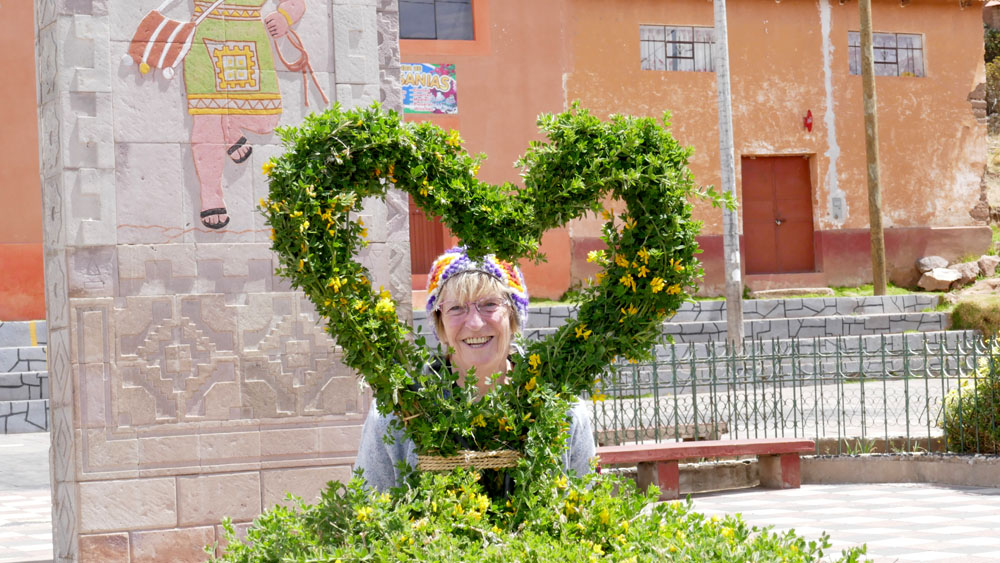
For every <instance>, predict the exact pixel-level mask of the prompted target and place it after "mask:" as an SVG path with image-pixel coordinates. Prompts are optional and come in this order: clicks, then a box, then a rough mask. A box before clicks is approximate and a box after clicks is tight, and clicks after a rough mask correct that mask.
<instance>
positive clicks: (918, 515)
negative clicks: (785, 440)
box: [694, 484, 1000, 563]
mask: <svg viewBox="0 0 1000 563" xmlns="http://www.w3.org/2000/svg"><path fill="white" fill-rule="evenodd" d="M694 508H695V510H697V511H699V512H702V513H705V514H723V513H737V512H738V513H741V514H743V519H744V520H745V521H746V522H748V523H750V524H754V525H757V526H774V528H775V529H776V530H789V529H794V530H795V531H796V532H797V533H798V534H799V535H801V536H803V537H805V538H806V539H818V538H819V537H820V535H821V534H822V533H823V532H824V531H826V533H827V534H829V535H830V543H832V544H833V547H832V548H831V549H830V550H829V552H830V554H831V555H837V554H839V553H840V550H841V549H843V548H847V547H852V546H856V545H861V544H867V545H868V554H867V556H868V557H870V558H872V559H873V560H875V561H880V562H881V561H954V562H958V561H961V562H963V563H979V562H986V561H1000V489H986V488H978V487H942V486H933V485H914V484H878V485H804V486H803V487H802V488H801V489H789V490H784V491H768V490H763V489H746V490H741V491H727V492H723V493H712V494H705V495H698V496H697V497H695V498H694Z"/></svg>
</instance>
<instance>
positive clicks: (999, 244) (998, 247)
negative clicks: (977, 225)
mask: <svg viewBox="0 0 1000 563" xmlns="http://www.w3.org/2000/svg"><path fill="white" fill-rule="evenodd" d="M990 229H992V230H993V244H991V245H990V249H989V250H987V251H986V254H989V255H990V256H997V255H998V254H1000V225H990Z"/></svg>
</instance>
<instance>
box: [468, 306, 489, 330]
mask: <svg viewBox="0 0 1000 563" xmlns="http://www.w3.org/2000/svg"><path fill="white" fill-rule="evenodd" d="M485 324H486V322H485V321H483V317H482V315H481V314H480V313H479V309H478V308H476V307H475V306H473V307H469V312H468V314H466V315H465V326H471V327H472V328H478V327H481V326H483V325H485Z"/></svg>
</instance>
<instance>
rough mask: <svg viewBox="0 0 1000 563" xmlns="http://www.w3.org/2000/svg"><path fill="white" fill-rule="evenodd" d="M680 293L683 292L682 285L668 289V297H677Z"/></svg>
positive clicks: (675, 285)
mask: <svg viewBox="0 0 1000 563" xmlns="http://www.w3.org/2000/svg"><path fill="white" fill-rule="evenodd" d="M680 292H681V286H680V284H676V283H675V284H674V285H672V286H670V287H668V288H667V295H677V294H678V293H680Z"/></svg>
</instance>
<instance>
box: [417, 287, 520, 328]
mask: <svg viewBox="0 0 1000 563" xmlns="http://www.w3.org/2000/svg"><path fill="white" fill-rule="evenodd" d="M513 293H514V292H513V290H512V289H511V288H510V287H508V286H507V285H506V284H504V283H503V282H501V281H500V280H498V279H496V278H495V277H493V276H491V275H490V274H487V273H486V272H480V271H478V270H468V271H465V272H461V273H459V274H457V275H455V276H452V277H451V278H449V279H448V280H446V281H445V282H444V285H443V286H442V287H441V291H440V293H439V296H438V300H437V307H435V309H434V330H435V332H437V336H438V340H440V341H442V342H443V341H444V340H443V339H442V336H443V335H444V320H443V319H442V317H441V303H443V302H445V301H458V302H459V303H469V302H472V301H478V300H479V299H482V298H483V297H486V296H488V295H502V296H503V298H504V299H505V300H506V301H507V309H508V311H509V312H510V316H509V317H508V319H509V320H510V334H511V337H512V338H513V337H514V336H516V335H517V334H519V333H520V332H521V328H522V327H521V315H520V314H519V313H518V310H517V307H515V306H514V299H513V297H512V295H513Z"/></svg>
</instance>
